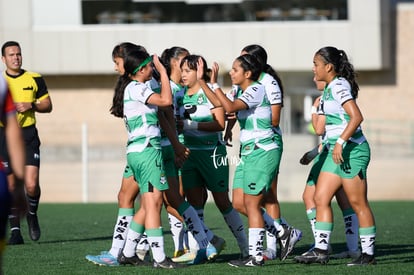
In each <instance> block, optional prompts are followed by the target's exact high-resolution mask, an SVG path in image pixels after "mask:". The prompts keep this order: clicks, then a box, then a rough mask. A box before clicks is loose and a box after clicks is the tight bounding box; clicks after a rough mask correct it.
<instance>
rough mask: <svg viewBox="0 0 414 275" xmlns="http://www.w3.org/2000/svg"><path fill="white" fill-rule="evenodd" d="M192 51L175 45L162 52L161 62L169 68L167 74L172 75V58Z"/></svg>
mask: <svg viewBox="0 0 414 275" xmlns="http://www.w3.org/2000/svg"><path fill="white" fill-rule="evenodd" d="M189 53H190V52H189V51H188V50H187V49H185V48H183V47H178V46H174V47H171V48H168V49H165V50H164V51H163V52H162V54H161V62H162V64H163V65H164V67H165V69H166V70H167V75H168V76H170V75H171V59H174V58H175V59H178V57H179V56H180V55H182V54H189Z"/></svg>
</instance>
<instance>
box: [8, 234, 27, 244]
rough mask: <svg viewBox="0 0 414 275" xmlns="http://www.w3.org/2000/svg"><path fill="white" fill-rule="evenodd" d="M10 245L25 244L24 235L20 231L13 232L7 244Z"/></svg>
mask: <svg viewBox="0 0 414 275" xmlns="http://www.w3.org/2000/svg"><path fill="white" fill-rule="evenodd" d="M7 244H8V245H17V244H24V241H23V237H22V234H21V233H20V230H13V231H12V232H11V235H10V239H9V241H8V242H7Z"/></svg>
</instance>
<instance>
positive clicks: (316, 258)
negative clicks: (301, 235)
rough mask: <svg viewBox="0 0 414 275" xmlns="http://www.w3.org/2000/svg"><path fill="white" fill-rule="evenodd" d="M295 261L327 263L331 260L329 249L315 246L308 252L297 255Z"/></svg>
mask: <svg viewBox="0 0 414 275" xmlns="http://www.w3.org/2000/svg"><path fill="white" fill-rule="evenodd" d="M295 261H296V262H298V263H302V264H312V263H320V264H327V263H328V262H329V255H328V250H322V249H318V248H315V249H313V250H310V251H308V252H306V253H303V254H302V255H300V256H296V257H295Z"/></svg>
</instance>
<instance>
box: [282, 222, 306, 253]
mask: <svg viewBox="0 0 414 275" xmlns="http://www.w3.org/2000/svg"><path fill="white" fill-rule="evenodd" d="M282 226H283V229H284V231H285V232H284V233H283V235H282V236H279V238H278V241H279V246H280V260H282V261H284V260H285V259H286V258H287V257H288V256H289V254H290V253H291V252H292V251H293V248H294V247H295V244H296V243H297V242H298V241H300V240H301V239H302V231H300V230H299V229H295V228H293V227H291V226H287V225H282Z"/></svg>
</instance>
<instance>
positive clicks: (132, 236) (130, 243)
mask: <svg viewBox="0 0 414 275" xmlns="http://www.w3.org/2000/svg"><path fill="white" fill-rule="evenodd" d="M141 235H142V233H138V232H137V231H135V229H134V228H132V227H130V228H129V230H128V234H127V237H126V242H125V246H124V249H123V250H122V252H123V253H124V255H125V257H128V258H130V257H132V256H134V255H135V249H136V247H137V243H138V242H139V239H140V238H141Z"/></svg>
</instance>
